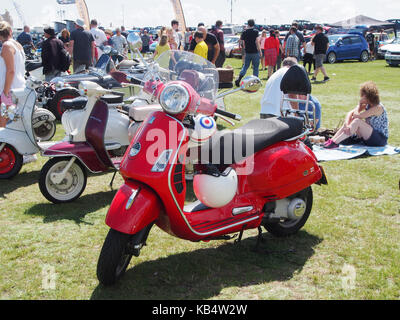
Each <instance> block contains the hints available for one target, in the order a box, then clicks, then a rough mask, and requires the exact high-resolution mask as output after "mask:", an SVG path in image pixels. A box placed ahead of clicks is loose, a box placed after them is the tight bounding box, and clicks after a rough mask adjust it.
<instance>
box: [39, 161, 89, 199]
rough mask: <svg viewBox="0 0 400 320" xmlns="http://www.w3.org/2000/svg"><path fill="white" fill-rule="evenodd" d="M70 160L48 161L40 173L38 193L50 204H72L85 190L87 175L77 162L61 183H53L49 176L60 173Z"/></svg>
mask: <svg viewBox="0 0 400 320" xmlns="http://www.w3.org/2000/svg"><path fill="white" fill-rule="evenodd" d="M70 160H71V158H53V159H50V160H49V161H47V162H46V164H45V165H44V166H43V168H42V170H41V171H40V176H39V188H40V192H41V193H42V194H43V196H44V197H45V198H46V199H47V200H49V201H50V202H53V203H55V204H57V203H67V202H72V201H74V200H76V199H78V198H79V197H80V196H81V194H82V192H83V191H84V190H85V188H86V182H87V173H86V169H85V168H84V166H83V165H82V164H81V163H80V162H79V160H75V162H74V163H73V164H72V166H71V167H70V168H69V170H68V172H67V174H66V175H65V177H64V179H63V180H62V181H61V183H54V182H53V180H52V178H51V175H52V174H54V173H60V172H62V171H63V170H64V168H65V167H66V166H67V164H68V162H69V161H70Z"/></svg>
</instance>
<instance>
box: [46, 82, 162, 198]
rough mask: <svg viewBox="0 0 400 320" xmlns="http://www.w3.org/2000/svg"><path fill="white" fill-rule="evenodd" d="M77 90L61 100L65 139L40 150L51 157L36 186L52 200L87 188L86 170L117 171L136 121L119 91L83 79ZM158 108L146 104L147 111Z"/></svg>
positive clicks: (68, 196)
mask: <svg viewBox="0 0 400 320" xmlns="http://www.w3.org/2000/svg"><path fill="white" fill-rule="evenodd" d="M79 90H80V93H81V95H82V97H79V98H75V99H73V100H63V101H62V104H63V106H62V107H63V108H64V110H65V112H64V113H63V115H62V118H61V122H62V125H63V127H64V130H65V132H66V137H65V139H64V140H63V141H62V142H60V143H57V144H55V145H52V146H51V147H50V148H48V149H46V150H44V151H43V152H42V156H44V157H50V158H51V159H50V160H49V161H47V163H46V164H45V165H44V166H43V168H42V170H41V172H40V177H39V187H40V191H41V192H42V194H43V196H44V197H45V198H46V199H47V200H49V201H51V202H53V203H65V202H71V201H74V200H75V199H77V198H79V197H80V195H81V194H82V192H83V191H84V190H85V188H86V182H87V171H89V172H91V173H103V172H107V171H117V170H118V169H119V164H120V162H121V160H122V157H123V155H124V153H125V151H126V149H127V147H128V146H129V143H130V139H129V127H130V126H132V127H135V125H137V123H135V122H132V121H131V119H130V117H129V116H128V112H126V111H124V110H122V109H121V108H120V106H121V105H122V104H123V94H121V93H120V92H116V91H112V90H107V89H104V88H103V87H101V86H99V85H98V84H96V83H94V82H90V81H82V82H81V83H80V84H79ZM84 96H86V97H84ZM159 108H160V107H159V106H157V107H154V108H152V106H147V107H146V115H147V114H148V113H150V112H152V111H154V110H155V109H157V110H159ZM139 109H140V107H139ZM153 109H154V110H153ZM135 128H136V127H135ZM135 130H136V129H135Z"/></svg>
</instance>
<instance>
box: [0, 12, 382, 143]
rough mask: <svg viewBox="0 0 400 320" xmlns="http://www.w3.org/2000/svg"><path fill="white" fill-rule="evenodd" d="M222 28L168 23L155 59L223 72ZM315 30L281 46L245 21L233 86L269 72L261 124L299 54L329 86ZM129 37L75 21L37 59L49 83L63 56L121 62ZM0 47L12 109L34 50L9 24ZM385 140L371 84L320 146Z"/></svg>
mask: <svg viewBox="0 0 400 320" xmlns="http://www.w3.org/2000/svg"><path fill="white" fill-rule="evenodd" d="M221 28H222V21H220V20H218V21H216V23H215V26H214V27H213V28H212V29H211V30H210V31H209V30H207V28H206V27H205V25H204V23H199V24H198V26H197V29H196V31H194V32H191V31H190V30H189V29H187V30H186V32H185V33H184V34H182V33H180V32H179V22H178V21H177V20H172V21H171V25H170V26H169V27H163V28H161V29H160V30H159V33H158V34H157V38H158V42H157V46H156V48H155V52H154V58H157V57H158V56H160V55H161V54H162V53H164V52H166V51H168V50H186V51H190V52H193V53H194V54H197V55H199V56H201V57H203V58H204V59H207V60H209V61H210V62H211V63H212V64H214V65H215V66H216V67H217V68H220V67H223V65H224V62H225V59H226V57H225V49H224V33H223V31H222V30H221ZM315 30H316V32H315V35H314V36H313V37H312V39H311V41H309V42H308V43H306V41H305V40H304V35H303V33H302V32H300V31H299V30H298V28H297V24H296V23H293V25H292V26H291V28H290V31H289V32H288V34H287V35H286V37H285V39H284V40H283V41H281V40H280V34H279V31H278V30H269V31H268V32H267V31H263V32H262V33H261V35H259V31H258V30H256V29H255V22H254V20H253V19H250V20H248V23H247V28H246V29H245V30H244V32H243V33H242V35H241V37H240V43H241V46H242V48H243V66H242V69H241V71H240V73H239V76H238V78H237V79H236V81H235V84H236V86H240V82H241V80H242V78H243V77H244V76H245V75H246V73H247V71H248V69H249V67H250V65H252V68H253V75H254V76H256V77H258V76H259V72H260V64H261V67H262V69H261V70H265V69H266V68H267V69H268V81H267V83H266V86H265V92H264V95H263V98H262V100H261V112H260V117H261V118H268V117H271V116H280V115H281V112H280V105H281V100H282V95H283V93H282V91H281V89H280V83H281V80H282V78H283V77H284V75H285V73H286V72H287V70H288V69H289V68H290V67H292V66H293V65H297V64H298V63H299V61H300V55H301V53H300V52H301V49H304V58H303V64H304V67H307V66H308V74H310V75H312V78H311V80H316V78H317V76H318V74H319V72H322V74H323V76H324V81H327V80H329V77H328V75H327V72H326V70H325V68H324V66H323V62H324V59H325V56H326V52H327V50H328V48H329V41H328V38H327V37H326V35H325V34H324V33H323V28H322V27H321V26H316V28H315ZM268 33H269V34H268ZM127 36H128V34H127V33H126V31H125V28H123V27H121V28H117V29H116V30H115V33H114V32H112V31H111V30H102V29H100V28H99V27H98V23H97V21H96V20H92V21H91V24H90V30H86V28H85V25H84V22H83V21H82V20H80V19H77V20H76V21H75V30H74V31H72V32H71V33H69V32H68V31H67V30H66V29H65V30H63V31H62V32H61V34H60V36H59V38H57V37H56V34H55V31H54V29H53V28H51V27H47V28H45V29H44V37H45V39H46V40H45V41H44V42H43V44H42V53H41V54H42V63H43V73H44V75H45V77H46V80H47V81H50V80H51V79H52V78H54V77H56V76H58V75H59V74H60V72H61V71H62V66H61V65H62V63H63V62H64V61H62V60H65V59H63V57H65V56H66V52H69V54H70V55H71V56H72V65H73V70H74V72H78V71H79V70H82V69H87V68H89V66H91V65H94V64H95V63H96V61H97V60H98V59H99V57H100V56H101V54H102V50H103V48H104V46H106V45H109V46H112V47H113V48H114V49H115V50H116V51H117V52H118V54H119V55H120V56H122V57H125V56H126V54H127V51H128V43H127ZM140 36H141V40H142V53H147V52H149V46H150V43H151V41H152V38H151V37H150V35H149V34H148V30H146V29H144V30H143V32H142V33H141V35H140ZM0 41H2V43H3V49H2V52H1V56H0V92H1V102H4V103H5V104H6V105H10V104H11V103H12V101H11V96H10V91H11V90H12V89H14V88H20V87H24V86H25V78H24V76H25V54H24V46H25V45H33V43H32V38H31V37H30V35H29V27H27V26H26V27H25V28H24V32H23V33H21V34H20V35H19V37H18V38H17V40H14V39H13V36H12V29H11V27H10V26H9V25H8V23H7V22H0ZM68 66H69V65H68ZM312 66H314V72H313V73H311V67H312ZM297 98H301V97H297ZM310 101H312V102H313V104H314V105H315V107H316V119H313V121H315V123H316V128H317V129H318V128H319V127H320V125H321V114H322V110H321V104H320V102H319V101H318V99H317V98H316V97H313V96H310ZM297 108H300V109H304V108H305V105H304V104H298V105H297ZM5 124H6V122H5V119H3V118H1V117H0V127H4V126H5ZM388 136H389V133H388V118H387V113H386V110H385V108H384V106H383V105H382V104H381V102H380V98H379V93H378V89H377V87H376V85H375V84H374V83H373V82H367V83H365V84H363V85H362V86H361V90H360V103H359V105H358V106H357V107H356V108H355V109H354V110H352V111H351V112H350V113H349V114H348V115H347V117H346V120H345V124H344V125H343V127H342V128H340V130H339V131H338V133H337V134H336V135H335V136H334V137H333V138H332V139H330V140H329V141H327V142H326V143H325V145H324V146H325V147H326V148H329V149H331V148H336V147H338V146H339V144H340V143H349V142H354V141H363V142H364V143H365V144H367V145H379V146H380V145H385V144H386V143H387V139H388Z"/></svg>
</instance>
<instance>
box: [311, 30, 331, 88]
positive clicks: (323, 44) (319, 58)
mask: <svg viewBox="0 0 400 320" xmlns="http://www.w3.org/2000/svg"><path fill="white" fill-rule="evenodd" d="M315 29H316V32H317V33H316V35H315V37H314V38H313V39H312V42H313V44H314V55H315V70H314V75H313V77H312V78H311V80H312V81H316V80H317V75H318V73H319V72H320V71H321V72H322V73H323V75H324V81H328V80H329V77H328V74H327V73H326V70H325V67H324V60H325V57H326V52H327V51H328V48H329V40H328V37H327V36H326V35H324V33H323V28H322V26H317V27H316V28H315Z"/></svg>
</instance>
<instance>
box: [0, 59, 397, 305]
mask: <svg viewBox="0 0 400 320" xmlns="http://www.w3.org/2000/svg"><path fill="white" fill-rule="evenodd" d="M226 64H230V65H232V66H233V67H234V68H235V72H236V73H238V72H239V68H240V66H241V60H238V59H228V60H227V63H226ZM327 71H328V73H329V75H330V77H331V81H329V82H327V83H324V84H323V83H318V84H314V85H313V95H315V96H316V97H317V98H318V99H319V101H320V102H321V104H322V117H323V119H322V126H323V127H328V128H335V127H336V125H337V124H338V122H339V121H340V120H342V119H343V118H344V116H345V114H346V112H347V111H349V110H350V109H351V108H353V107H354V106H355V105H356V104H357V102H358V98H359V97H358V92H359V85H360V84H361V83H363V82H364V81H367V80H374V81H375V82H376V83H377V85H378V88H379V89H380V93H381V100H382V102H383V104H384V105H385V106H386V108H387V111H388V115H389V119H390V133H391V136H390V139H389V143H390V144H391V145H395V146H400V135H399V132H400V108H399V107H400V68H390V67H387V66H386V64H385V62H384V61H374V62H368V63H360V62H345V63H337V64H334V65H328V66H327ZM249 73H250V70H249ZM260 77H261V78H262V79H263V78H265V77H266V71H263V72H262V73H261V75H260ZM320 77H322V75H320ZM264 82H265V79H264ZM262 94H263V90H260V91H259V92H258V93H255V94H252V95H249V94H245V93H238V94H235V95H232V96H229V97H227V98H226V105H227V107H228V110H230V111H232V112H235V113H239V114H241V115H242V116H243V118H244V120H243V121H242V122H243V123H246V122H247V121H249V120H250V119H253V118H257V117H258V114H259V111H260V99H261V96H262ZM57 130H58V131H57V135H56V138H55V139H61V138H62V137H63V131H62V127H61V126H60V125H58V128H57ZM45 161H46V159H44V158H41V157H39V160H38V161H37V162H35V163H31V164H28V165H26V166H24V167H23V168H22V171H21V173H20V174H19V175H18V176H17V177H16V178H14V179H12V180H10V181H1V182H0V299H160V300H168V299H399V298H400V263H399V261H400V246H399V245H400V201H399V200H400V196H399V178H400V156H382V157H371V158H361V159H355V160H349V161H334V162H327V163H323V166H324V168H325V171H326V174H327V177H328V180H329V185H328V186H323V187H320V186H314V187H313V190H314V206H313V210H312V213H311V216H310V218H309V220H308V222H307V224H306V225H305V227H304V228H303V229H302V231H301V232H300V233H299V234H298V235H296V236H293V237H291V238H287V239H276V238H274V237H273V236H271V235H269V234H267V233H265V234H264V236H265V238H266V240H267V241H266V242H265V243H264V244H263V245H262V249H263V250H262V252H258V253H255V252H253V251H251V249H252V247H253V246H254V245H255V237H256V234H257V233H256V231H251V232H246V233H245V234H244V240H243V242H242V244H241V245H235V244H234V243H233V241H228V242H224V241H215V242H208V243H203V242H200V243H191V242H187V241H183V240H179V239H176V238H173V237H172V236H170V235H167V234H165V233H164V232H163V231H161V230H160V229H158V228H157V227H155V228H153V230H152V232H151V233H150V237H149V240H148V246H147V247H145V248H144V249H143V250H142V254H141V256H140V257H139V258H133V259H132V262H131V265H130V266H129V269H128V271H127V273H126V275H125V276H124V278H123V279H122V281H120V282H119V283H118V284H117V285H116V286H115V287H112V288H104V287H102V286H100V285H99V283H98V281H97V278H96V264H97V259H98V255H99V253H100V249H101V246H102V244H103V241H104V238H105V236H106V234H107V232H108V227H107V226H106V225H105V223H104V218H105V215H106V213H107V209H108V207H109V204H110V203H111V201H112V198H113V196H114V194H115V192H116V190H117V189H118V186H119V185H120V184H121V183H122V179H121V178H120V177H117V179H116V182H115V183H114V190H110V188H109V187H108V184H109V182H110V180H111V177H112V174H111V173H110V174H104V175H100V176H93V177H90V178H89V179H88V186H87V188H86V191H85V192H84V194H83V195H82V197H81V198H80V199H79V200H78V201H76V202H75V203H72V204H67V205H53V204H50V203H49V202H47V201H46V200H45V199H44V198H43V196H42V195H41V193H40V191H39V187H38V184H37V181H38V176H39V171H40V169H41V167H42V166H43V165H44V163H45ZM53 276H54V277H53Z"/></svg>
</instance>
